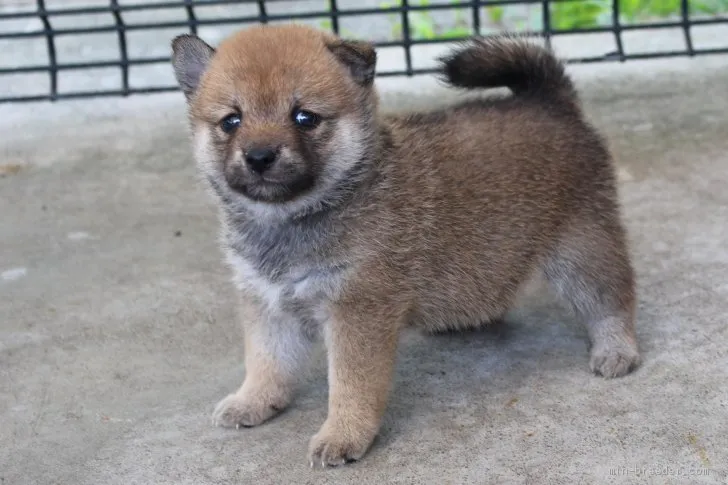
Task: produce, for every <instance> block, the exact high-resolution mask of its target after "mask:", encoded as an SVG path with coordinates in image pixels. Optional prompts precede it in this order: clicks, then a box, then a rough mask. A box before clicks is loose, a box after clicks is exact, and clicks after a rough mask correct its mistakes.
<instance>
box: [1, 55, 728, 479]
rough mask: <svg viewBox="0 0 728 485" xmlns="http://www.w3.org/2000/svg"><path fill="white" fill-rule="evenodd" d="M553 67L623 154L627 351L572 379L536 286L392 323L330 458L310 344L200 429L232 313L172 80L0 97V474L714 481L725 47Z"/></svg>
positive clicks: (579, 365) (417, 99)
mask: <svg viewBox="0 0 728 485" xmlns="http://www.w3.org/2000/svg"><path fill="white" fill-rule="evenodd" d="M571 71H572V72H573V73H574V75H575V76H576V77H577V79H578V81H579V86H580V88H581V89H582V92H583V96H584V99H585V103H586V107H587V110H588V113H589V115H590V116H591V118H592V119H593V120H594V122H595V124H596V125H597V126H598V127H599V128H601V129H602V130H603V131H604V133H605V134H606V135H607V136H608V137H609V139H610V142H611V145H612V147H613V150H614V153H615V156H616V159H617V163H618V164H619V167H620V174H621V180H622V183H621V197H622V200H623V205H624V217H625V220H626V222H627V225H628V228H629V231H630V237H631V242H632V250H633V254H634V261H635V265H636V269H637V271H638V274H639V288H640V293H639V295H640V304H639V317H638V328H639V338H640V342H641V347H642V351H643V354H644V365H643V366H642V367H641V368H640V369H639V370H638V371H637V372H636V373H634V374H632V375H630V376H628V377H625V378H622V379H618V380H611V381H605V380H603V379H601V378H598V377H595V376H593V375H591V374H590V373H589V371H588V365H587V362H588V357H587V348H586V335H585V332H584V330H583V329H582V328H581V327H580V326H579V325H578V324H577V323H576V322H574V321H573V319H572V318H571V317H570V316H569V315H567V314H566V313H565V312H564V311H562V310H561V309H560V307H558V305H556V304H555V303H554V301H553V299H552V298H551V296H550V295H549V294H548V293H545V292H544V291H543V290H542V289H541V288H540V287H538V286H536V287H534V289H533V292H531V293H530V294H529V295H528V296H527V297H526V298H525V299H524V301H523V302H521V303H520V304H519V307H518V308H517V309H515V310H514V312H513V314H512V315H510V316H509V318H508V321H507V322H506V323H505V324H504V325H502V326H500V327H496V328H493V329H490V330H487V331H483V332H477V333H471V334H466V335H455V336H441V337H424V336H421V335H418V334H414V333H413V334H408V335H406V336H405V337H404V338H403V345H402V348H401V351H400V354H399V355H400V360H399V365H398V372H397V377H396V387H395V390H394V392H393V394H392V398H391V402H390V406H389V409H388V413H387V416H386V419H385V423H384V426H383V427H382V432H381V435H380V437H379V438H378V439H377V441H376V443H375V445H374V447H373V449H372V450H371V452H370V453H369V454H368V455H367V456H366V458H365V459H364V460H363V461H361V462H359V463H356V464H353V465H350V466H347V467H346V468H343V469H334V470H328V471H312V470H310V469H309V468H308V463H307V462H306V455H305V454H306V446H307V443H308V439H309V437H310V436H311V435H312V434H313V433H314V432H316V431H317V429H318V426H319V425H320V424H321V423H322V422H323V420H324V417H325V414H326V381H325V374H324V367H323V363H322V362H319V364H318V365H317V367H316V369H317V372H315V373H314V374H313V375H312V377H311V378H310V381H309V382H308V384H307V385H306V386H304V387H303V389H302V391H301V393H300V395H299V397H298V399H297V400H296V402H295V404H294V405H293V406H292V407H291V408H290V409H289V410H288V411H286V412H285V413H283V414H282V415H281V416H279V417H277V418H276V419H274V420H272V421H270V422H269V423H267V424H265V425H263V426H261V427H259V428H255V429H245V430H240V431H231V430H224V429H220V428H214V427H212V426H211V425H210V413H211V411H212V408H213V406H214V404H215V403H216V402H217V400H218V399H220V398H222V397H224V396H225V395H226V394H227V393H228V392H229V391H231V390H233V389H235V388H236V386H237V385H238V384H239V383H240V380H241V378H242V376H243V368H242V359H241V357H242V355H241V354H242V349H241V345H240V336H241V331H240V329H239V327H238V324H237V323H236V319H235V313H234V300H235V296H234V293H233V289H232V286H231V284H229V275H228V271H227V269H226V268H225V267H224V266H223V264H222V263H221V258H220V254H219V252H218V249H217V246H216V243H215V238H216V231H217V224H216V216H215V212H214V210H213V208H212V205H211V202H210V199H209V198H208V197H207V196H206V195H205V194H204V192H203V190H202V186H201V184H200V183H199V182H198V180H197V178H196V175H195V171H194V167H193V164H192V160H191V156H190V150H189V144H188V140H187V131H186V124H185V119H184V103H183V100H182V96H181V95H180V94H178V93H177V94H169V95H160V96H149V97H135V98H131V99H101V100H89V101H83V102H65V103H61V104H56V105H50V104H45V103H43V104H25V105H3V106H0V129H1V130H2V131H1V132H0V133H1V138H0V140H1V143H2V145H1V147H0V148H1V150H2V151H1V152H0V156H1V157H2V158H0V172H2V174H3V177H2V178H0V214H2V217H0V484H2V485H20V484H22V485H25V484H42V485H45V484H55V483H59V484H79V485H82V484H89V485H91V484H93V485H99V484H104V485H106V484H108V485H111V484H124V485H129V484H172V483H174V484H217V483H240V484H256V485H263V484H282V483H296V484H301V483H307V484H313V483H372V484H384V483H402V484H404V483H408V484H430V483H432V484H440V483H450V484H460V483H539V484H540V483H568V484H571V483H600V484H601V483H655V484H663V483H728V420H727V418H728V392H727V390H726V388H727V386H726V384H728V370H726V369H727V367H728V351H727V350H726V349H727V348H728V334H727V333H726V328H727V325H726V323H727V322H726V320H727V318H726V312H727V311H728V278H727V276H726V275H728V249H727V248H728V245H727V244H726V242H727V239H728V226H727V223H728V194H727V193H726V191H725V187H726V185H727V184H728V155H727V154H728V136H727V135H728V117H727V115H726V113H728V91H726V86H727V85H728V61H727V58H726V57H715V58H707V57H706V58H701V59H694V60H689V59H675V60H669V61H649V62H639V63H638V62H634V63H630V64H627V65H615V64H609V65H600V66H581V67H577V66H573V67H572V68H571ZM381 86H382V88H383V91H384V94H383V99H384V105H385V106H386V107H387V108H388V109H393V110H395V109H403V108H414V107H428V106H432V105H433V104H434V103H435V101H434V100H437V102H438V103H439V102H447V101H449V100H450V99H452V96H453V95H452V94H451V93H449V92H447V91H445V90H443V88H440V87H437V86H436V85H435V83H434V82H433V81H432V80H431V79H429V78H424V79H416V80H404V81H402V80H382V83H381Z"/></svg>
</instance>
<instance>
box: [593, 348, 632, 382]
mask: <svg viewBox="0 0 728 485" xmlns="http://www.w3.org/2000/svg"><path fill="white" fill-rule="evenodd" d="M640 361H641V359H640V355H639V352H638V351H637V347H636V345H632V344H627V343H620V344H612V345H597V346H595V347H594V348H592V351H591V360H590V362H589V365H590V366H591V370H592V372H594V373H595V374H599V375H601V376H603V377H605V378H607V379H610V378H613V377H621V376H624V375H626V374H629V373H630V372H632V371H633V370H634V369H636V368H637V367H638V366H639V365H640Z"/></svg>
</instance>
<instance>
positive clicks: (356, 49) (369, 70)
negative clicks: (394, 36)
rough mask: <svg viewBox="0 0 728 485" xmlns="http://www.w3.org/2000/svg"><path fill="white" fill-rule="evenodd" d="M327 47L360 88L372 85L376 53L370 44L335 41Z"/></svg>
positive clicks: (356, 41) (354, 41) (355, 41)
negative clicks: (346, 68) (347, 69)
mask: <svg viewBox="0 0 728 485" xmlns="http://www.w3.org/2000/svg"><path fill="white" fill-rule="evenodd" d="M327 47H328V48H329V50H330V51H331V52H332V53H333V54H334V55H335V56H336V57H337V58H338V59H339V62H341V63H342V64H344V65H345V66H346V67H348V68H349V72H350V73H351V77H353V78H354V81H356V82H357V83H358V84H360V85H362V86H369V85H371V84H372V81H374V73H375V68H376V65H377V52H376V51H375V50H374V46H373V45H372V44H370V43H369V42H364V41H359V40H340V39H337V40H335V41H333V42H330V43H329V44H327Z"/></svg>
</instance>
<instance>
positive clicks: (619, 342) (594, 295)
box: [544, 212, 640, 378]
mask: <svg viewBox="0 0 728 485" xmlns="http://www.w3.org/2000/svg"><path fill="white" fill-rule="evenodd" d="M544 273H545V275H546V278H547V279H548V280H549V282H550V283H551V284H552V285H553V286H554V287H555V289H556V290H557V292H558V293H559V294H560V295H561V297H562V298H563V299H564V300H565V301H566V302H567V303H569V304H570V305H571V307H572V308H573V310H574V311H575V313H576V314H577V316H578V317H579V318H580V319H582V321H583V322H584V324H585V325H586V327H587V330H588V333H589V340H590V343H591V361H590V366H591V369H592V371H593V372H595V373H597V374H600V375H602V376H604V377H607V378H611V377H620V376H623V375H625V374H628V373H630V372H631V371H632V370H634V369H635V368H636V367H637V366H638V365H639V364H640V355H639V350H638V345H637V338H636V335H635V329H634V314H635V288H634V286H635V284H634V274H633V270H632V266H631V263H630V259H629V255H628V252H627V247H626V242H625V234H624V230H623V228H622V227H621V225H620V224H619V222H617V221H616V216H614V217H611V218H610V217H609V215H608V214H607V215H605V214H600V215H599V214H597V213H596V212H594V213H592V214H588V215H586V216H582V217H581V218H579V219H577V220H576V221H574V222H572V223H571V224H570V225H569V227H568V229H567V231H566V232H565V233H564V235H563V236H562V238H561V240H560V242H559V243H558V245H557V246H556V248H555V249H554V251H553V252H552V253H551V254H550V255H549V257H548V258H547V259H546V262H545V264H544Z"/></svg>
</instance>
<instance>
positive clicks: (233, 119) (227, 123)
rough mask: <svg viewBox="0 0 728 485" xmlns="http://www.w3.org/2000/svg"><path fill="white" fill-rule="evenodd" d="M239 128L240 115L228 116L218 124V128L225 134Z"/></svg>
mask: <svg viewBox="0 0 728 485" xmlns="http://www.w3.org/2000/svg"><path fill="white" fill-rule="evenodd" d="M238 126H240V115H237V114H236V115H228V116H226V117H225V118H223V120H222V121H221V122H220V128H222V131H224V132H225V133H232V132H233V131H235V130H236V129H237V127H238Z"/></svg>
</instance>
